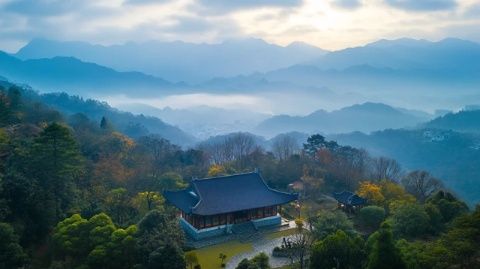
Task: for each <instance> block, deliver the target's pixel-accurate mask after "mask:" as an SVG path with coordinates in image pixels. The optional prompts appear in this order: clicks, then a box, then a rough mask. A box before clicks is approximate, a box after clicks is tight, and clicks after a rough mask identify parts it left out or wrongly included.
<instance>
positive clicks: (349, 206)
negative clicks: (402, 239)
mask: <svg viewBox="0 0 480 269" xmlns="http://www.w3.org/2000/svg"><path fill="white" fill-rule="evenodd" d="M333 198H335V200H337V202H338V207H339V208H341V209H342V210H344V211H346V212H351V213H354V212H355V211H356V210H357V209H359V208H362V207H363V206H365V204H366V203H367V200H366V199H365V198H362V197H360V196H358V195H356V194H355V193H353V192H349V191H342V192H335V193H333Z"/></svg>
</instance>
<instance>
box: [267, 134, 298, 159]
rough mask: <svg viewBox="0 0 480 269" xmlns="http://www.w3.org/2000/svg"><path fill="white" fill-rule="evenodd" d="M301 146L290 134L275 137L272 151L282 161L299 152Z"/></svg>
mask: <svg viewBox="0 0 480 269" xmlns="http://www.w3.org/2000/svg"><path fill="white" fill-rule="evenodd" d="M299 150H300V146H299V145H298V142H297V141H296V140H295V138H294V137H293V136H291V135H288V134H282V135H278V136H277V137H275V139H274V142H273V145H272V152H273V154H274V155H275V157H276V158H277V159H279V160H281V161H285V160H287V159H288V158H289V157H290V156H291V155H293V154H296V153H298V151H299Z"/></svg>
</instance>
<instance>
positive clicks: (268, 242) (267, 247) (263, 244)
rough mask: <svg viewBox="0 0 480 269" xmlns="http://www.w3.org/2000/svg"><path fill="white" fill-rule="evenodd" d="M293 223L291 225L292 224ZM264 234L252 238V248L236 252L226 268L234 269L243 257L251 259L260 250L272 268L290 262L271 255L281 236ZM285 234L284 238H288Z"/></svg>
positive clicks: (280, 242)
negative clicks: (239, 252) (270, 236)
mask: <svg viewBox="0 0 480 269" xmlns="http://www.w3.org/2000/svg"><path fill="white" fill-rule="evenodd" d="M292 225H293V226H292ZM290 227H291V228H293V227H295V223H294V222H292V223H290ZM266 235H268V234H262V236H260V237H258V238H256V239H254V240H253V241H252V242H251V243H252V245H253V250H252V251H249V252H245V253H241V254H238V255H236V256H234V257H232V258H231V259H230V261H229V262H228V263H227V264H226V269H235V267H236V266H237V265H238V263H240V261H241V260H243V259H245V258H246V259H251V258H253V257H254V256H255V255H257V254H258V253H260V252H265V254H267V255H268V257H269V258H270V266H271V267H272V268H276V267H281V266H283V265H287V264H290V259H288V258H279V257H273V256H272V251H273V249H274V248H275V247H279V246H281V245H282V240H283V237H279V238H275V239H267V238H266ZM288 237H289V236H287V237H286V238H288Z"/></svg>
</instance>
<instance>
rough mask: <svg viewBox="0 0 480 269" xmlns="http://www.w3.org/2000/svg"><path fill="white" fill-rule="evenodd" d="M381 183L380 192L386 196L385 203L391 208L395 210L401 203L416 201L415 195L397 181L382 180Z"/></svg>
mask: <svg viewBox="0 0 480 269" xmlns="http://www.w3.org/2000/svg"><path fill="white" fill-rule="evenodd" d="M379 185H380V192H381V193H382V195H383V197H384V198H385V201H384V205H385V206H386V207H387V208H388V209H389V210H394V209H395V207H397V206H399V205H404V204H414V203H415V201H416V199H415V197H414V196H413V195H411V194H409V193H407V192H406V191H405V189H404V188H403V187H402V186H401V185H399V184H397V183H395V182H392V181H389V180H382V181H380V183H379Z"/></svg>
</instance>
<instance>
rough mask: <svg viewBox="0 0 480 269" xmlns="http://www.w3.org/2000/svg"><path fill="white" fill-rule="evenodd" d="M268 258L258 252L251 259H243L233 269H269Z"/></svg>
mask: <svg viewBox="0 0 480 269" xmlns="http://www.w3.org/2000/svg"><path fill="white" fill-rule="evenodd" d="M268 260H269V258H268V256H267V254H265V253H264V252H260V253H259V254H257V255H256V256H255V257H253V258H252V259H250V260H249V259H243V260H241V261H240V263H239V264H238V265H237V267H235V268H236V269H270V268H271V267H270V264H269V261H268Z"/></svg>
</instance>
